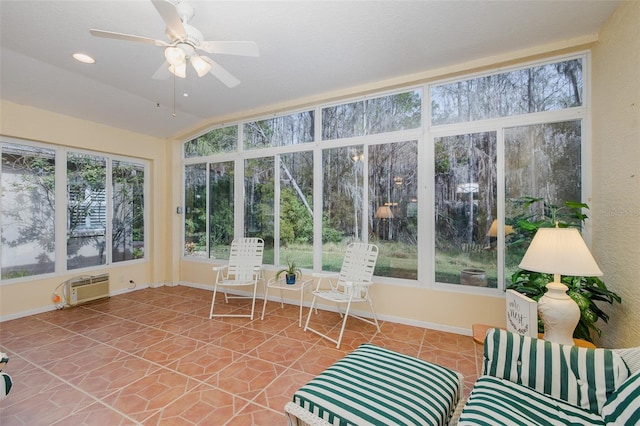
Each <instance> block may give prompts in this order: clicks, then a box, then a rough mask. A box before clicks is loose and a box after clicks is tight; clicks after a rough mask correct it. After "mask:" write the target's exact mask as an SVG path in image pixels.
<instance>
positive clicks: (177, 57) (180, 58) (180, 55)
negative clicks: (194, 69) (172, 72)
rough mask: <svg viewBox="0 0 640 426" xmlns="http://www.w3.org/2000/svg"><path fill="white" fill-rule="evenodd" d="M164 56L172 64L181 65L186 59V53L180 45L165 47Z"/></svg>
mask: <svg viewBox="0 0 640 426" xmlns="http://www.w3.org/2000/svg"><path fill="white" fill-rule="evenodd" d="M164 57H165V58H166V59H167V62H169V63H170V64H171V65H175V66H177V65H179V64H181V63H183V62H184V61H185V57H186V55H185V53H184V51H183V50H182V49H180V48H178V47H167V48H166V49H164Z"/></svg>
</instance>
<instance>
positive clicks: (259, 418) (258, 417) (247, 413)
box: [226, 404, 287, 426]
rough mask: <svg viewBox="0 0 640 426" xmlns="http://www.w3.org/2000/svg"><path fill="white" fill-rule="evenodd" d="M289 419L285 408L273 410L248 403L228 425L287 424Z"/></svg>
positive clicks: (269, 425) (264, 425)
mask: <svg viewBox="0 0 640 426" xmlns="http://www.w3.org/2000/svg"><path fill="white" fill-rule="evenodd" d="M285 424H287V419H286V418H285V415H284V410H278V411H273V410H269V409H266V408H264V407H261V406H259V405H256V404H249V405H247V406H246V407H245V408H244V409H243V410H242V411H241V412H240V413H239V414H238V415H236V416H235V417H234V418H233V419H231V421H229V422H228V423H227V424H226V426H245V425H253V426H272V425H285Z"/></svg>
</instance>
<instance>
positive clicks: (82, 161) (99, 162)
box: [67, 153, 107, 269]
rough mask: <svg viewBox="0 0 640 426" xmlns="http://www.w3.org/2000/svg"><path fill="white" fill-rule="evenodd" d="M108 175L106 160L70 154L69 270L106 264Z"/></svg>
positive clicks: (68, 188) (68, 191)
mask: <svg viewBox="0 0 640 426" xmlns="http://www.w3.org/2000/svg"><path fill="white" fill-rule="evenodd" d="M106 172H107V164H106V159H105V158H104V157H97V156H93V155H87V154H77V153H69V154H67V194H68V198H67V269H78V268H84V267H87V266H96V265H104V264H105V263H106V261H107V259H106V255H105V246H106V239H107V199H106V188H105V185H106V182H107V176H106Z"/></svg>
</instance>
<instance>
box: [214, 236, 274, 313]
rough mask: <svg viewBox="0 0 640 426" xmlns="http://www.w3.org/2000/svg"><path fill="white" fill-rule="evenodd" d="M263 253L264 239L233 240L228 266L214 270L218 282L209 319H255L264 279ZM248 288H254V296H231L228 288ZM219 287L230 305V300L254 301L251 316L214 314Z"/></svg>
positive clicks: (217, 267)
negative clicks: (259, 285)
mask: <svg viewBox="0 0 640 426" xmlns="http://www.w3.org/2000/svg"><path fill="white" fill-rule="evenodd" d="M263 253H264V240H263V239H262V238H237V239H235V240H233V242H232V243H231V251H230V252H229V262H228V263H227V265H224V266H214V267H213V268H212V269H213V270H214V271H216V282H215V285H214V286H213V297H212V299H211V310H210V311H209V319H211V318H213V317H249V318H251V319H253V314H254V311H255V306H256V293H257V291H258V280H260V279H261V278H262V255H263ZM248 286H253V295H251V296H237V295H236V296H229V295H228V294H227V289H228V288H237V287H248ZM218 287H221V288H222V291H223V292H224V301H225V303H229V299H252V302H251V314H233V313H230V314H214V313H213V306H214V304H215V302H216V293H217V292H218Z"/></svg>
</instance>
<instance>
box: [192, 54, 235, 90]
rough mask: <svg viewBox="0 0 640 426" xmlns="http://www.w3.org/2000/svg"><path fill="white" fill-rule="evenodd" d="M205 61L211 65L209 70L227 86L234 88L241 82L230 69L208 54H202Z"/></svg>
mask: <svg viewBox="0 0 640 426" xmlns="http://www.w3.org/2000/svg"><path fill="white" fill-rule="evenodd" d="M200 57H201V58H202V59H203V60H204V61H206V62H208V63H209V65H211V69H210V70H209V72H210V73H211V74H213V75H214V76H215V77H216V78H217V79H218V80H220V81H221V82H223V83H224V84H225V85H226V86H227V87H229V88H232V87H236V86H237V85H238V84H240V80H238V79H237V78H235V77H234V76H233V75H231V73H229V71H227V70H225V69H224V68H222V67H221V66H220V65H219V64H218V63H217V62H215V61H214V60H213V59H211V58H209V57H207V56H200Z"/></svg>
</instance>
